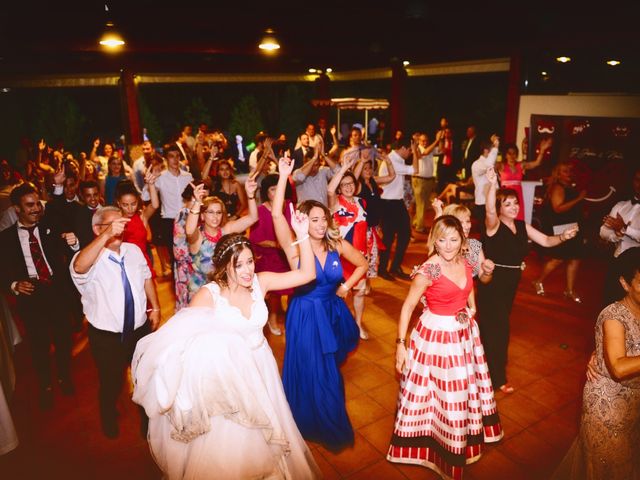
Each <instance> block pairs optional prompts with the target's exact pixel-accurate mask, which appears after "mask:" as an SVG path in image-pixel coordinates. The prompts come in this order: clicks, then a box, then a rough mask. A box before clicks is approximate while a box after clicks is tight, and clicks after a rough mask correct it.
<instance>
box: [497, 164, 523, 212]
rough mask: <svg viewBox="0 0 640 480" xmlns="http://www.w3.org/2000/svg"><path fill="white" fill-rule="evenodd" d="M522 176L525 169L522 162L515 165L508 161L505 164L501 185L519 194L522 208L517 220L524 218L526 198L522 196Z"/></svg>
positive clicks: (501, 174) (501, 173)
mask: <svg viewBox="0 0 640 480" xmlns="http://www.w3.org/2000/svg"><path fill="white" fill-rule="evenodd" d="M522 177H524V170H523V168H522V164H521V163H516V164H515V165H514V166H513V167H511V165H509V164H508V163H505V164H504V168H503V169H502V171H501V172H500V186H501V187H502V188H510V189H511V190H515V191H516V192H517V194H518V203H519V204H520V210H519V211H518V216H517V217H516V220H524V198H523V196H522Z"/></svg>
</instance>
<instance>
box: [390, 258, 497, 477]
mask: <svg viewBox="0 0 640 480" xmlns="http://www.w3.org/2000/svg"><path fill="white" fill-rule="evenodd" d="M472 269H473V267H472V266H471V265H470V264H469V263H466V284H465V286H464V287H463V288H460V287H459V286H458V285H457V284H455V283H454V282H452V281H451V280H449V278H447V277H446V276H445V275H444V274H442V271H441V268H440V265H438V264H434V263H426V262H425V263H423V264H422V265H421V266H420V267H418V268H416V269H415V270H414V272H413V275H414V276H415V275H416V274H420V275H424V276H426V277H427V278H429V279H430V280H431V282H432V283H431V286H430V287H428V288H427V290H426V305H427V306H426V307H425V310H424V311H423V313H422V315H421V316H420V320H419V321H418V323H417V324H416V326H415V328H414V329H413V331H412V332H411V338H410V341H409V345H408V348H407V354H408V355H407V357H408V358H407V364H406V366H405V370H404V372H403V373H402V378H401V380H400V394H399V396H398V411H397V413H396V421H395V425H394V430H393V436H392V438H391V445H390V446H389V451H388V453H387V459H388V460H389V461H391V462H396V463H409V464H414V465H422V466H423V467H427V468H430V469H431V470H434V471H435V472H437V473H438V474H439V475H440V476H442V477H443V478H454V479H460V478H462V473H463V471H464V466H465V465H467V464H470V463H473V462H475V461H477V460H479V459H480V454H481V453H482V444H483V443H484V442H497V441H499V440H500V439H501V438H502V435H503V433H502V428H501V426H500V418H499V417H498V412H497V409H496V402H495V400H494V398H493V388H492V386H491V377H490V376H489V368H488V367H487V362H486V359H485V356H484V349H483V347H482V343H481V342H480V333H479V330H478V325H477V323H476V321H475V319H474V318H473V317H471V318H469V317H468V316H467V317H466V318H460V319H458V318H456V317H457V316H456V313H458V312H460V311H464V310H465V307H466V305H467V299H468V298H469V292H470V291H471V289H472V288H473V277H472ZM423 301H424V300H423Z"/></svg>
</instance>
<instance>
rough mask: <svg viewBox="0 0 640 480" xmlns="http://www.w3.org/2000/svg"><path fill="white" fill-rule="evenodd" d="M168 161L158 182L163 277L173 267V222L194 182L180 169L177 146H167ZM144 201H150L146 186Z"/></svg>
mask: <svg viewBox="0 0 640 480" xmlns="http://www.w3.org/2000/svg"><path fill="white" fill-rule="evenodd" d="M164 154H165V157H166V159H167V170H165V171H164V172H162V173H161V174H160V176H159V177H158V179H157V180H156V188H157V189H158V193H159V194H160V203H161V204H162V207H161V212H160V215H161V217H162V221H161V223H160V232H155V233H156V234H157V235H156V238H157V239H158V243H159V245H156V247H157V248H158V257H160V263H162V274H163V276H169V275H171V268H172V265H173V221H174V219H175V218H176V217H177V216H178V213H179V212H180V210H181V209H182V192H183V191H184V189H185V188H186V187H187V185H189V184H190V183H191V182H193V176H192V175H191V174H190V173H189V172H185V171H184V170H182V169H181V168H180V160H181V158H182V154H181V153H180V150H179V149H178V147H177V145H176V144H171V145H169V146H167V148H165V150H164ZM142 199H143V200H145V201H146V200H149V199H150V196H149V192H148V188H147V187H146V186H145V188H144V190H143V192H142Z"/></svg>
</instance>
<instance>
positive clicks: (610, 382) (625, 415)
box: [554, 302, 640, 480]
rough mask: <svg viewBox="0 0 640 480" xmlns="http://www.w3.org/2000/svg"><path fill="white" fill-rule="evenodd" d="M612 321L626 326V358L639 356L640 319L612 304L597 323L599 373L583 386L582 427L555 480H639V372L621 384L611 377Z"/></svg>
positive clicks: (619, 304) (623, 308)
mask: <svg viewBox="0 0 640 480" xmlns="http://www.w3.org/2000/svg"><path fill="white" fill-rule="evenodd" d="M609 319H615V320H617V321H619V322H620V323H621V324H622V325H623V327H624V331H625V350H626V354H627V356H637V355H640V319H637V318H635V317H634V316H633V315H632V313H631V312H630V311H629V310H628V309H627V307H625V306H624V305H623V304H622V303H618V302H616V303H612V304H611V305H609V306H608V307H606V308H605V309H604V310H602V312H601V313H600V315H599V316H598V321H597V322H596V326H595V340H596V370H597V375H596V378H595V379H594V380H587V383H586V384H585V386H584V393H583V400H582V401H583V405H582V420H581V423H580V431H579V433H578V437H577V438H576V440H575V442H574V443H573V445H572V447H571V448H570V449H569V452H568V453H567V456H566V457H565V459H564V460H563V462H562V463H561V465H560V467H559V468H558V470H557V471H556V473H555V475H554V478H555V479H565V478H571V479H580V480H591V479H593V480H595V479H605V478H606V479H608V480H632V479H640V453H639V451H638V449H639V448H640V376H636V377H634V378H632V379H628V380H624V381H621V382H618V381H616V380H614V379H612V378H611V375H610V374H609V371H608V370H607V367H606V365H605V362H604V351H603V328H602V327H603V323H604V321H605V320H609Z"/></svg>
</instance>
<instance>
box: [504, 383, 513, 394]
mask: <svg viewBox="0 0 640 480" xmlns="http://www.w3.org/2000/svg"><path fill="white" fill-rule="evenodd" d="M500 391H501V392H502V393H505V394H507V395H508V394H510V393H513V392H515V391H516V390H515V388H513V387H512V386H511V385H509V384H508V383H505V384H504V385H502V386H501V387H500Z"/></svg>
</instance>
